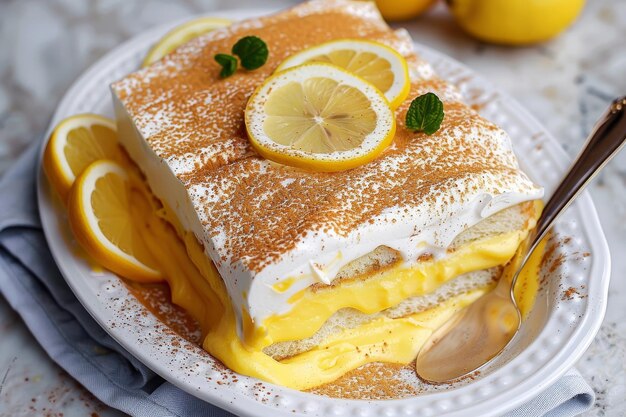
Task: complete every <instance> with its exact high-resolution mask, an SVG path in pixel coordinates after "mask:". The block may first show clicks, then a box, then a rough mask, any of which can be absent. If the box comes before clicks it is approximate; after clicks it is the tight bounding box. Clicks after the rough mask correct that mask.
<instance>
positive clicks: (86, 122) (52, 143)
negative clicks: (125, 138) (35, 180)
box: [43, 114, 123, 201]
mask: <svg viewBox="0 0 626 417" xmlns="http://www.w3.org/2000/svg"><path fill="white" fill-rule="evenodd" d="M121 158H123V155H122V151H121V149H120V147H119V145H118V142H117V133H116V126H115V122H114V121H113V120H110V119H107V118H106V117H102V116H98V115H96V114H78V115H76V116H72V117H68V118H67V119H65V120H63V121H61V122H60V123H59V124H58V125H57V126H56V128H55V129H54V131H53V132H52V135H51V136H50V140H49V141H48V144H47V145H46V150H45V152H44V156H43V166H44V170H45V171H46V174H47V176H48V178H49V179H50V182H51V183H52V186H53V187H54V188H55V189H56V190H57V192H58V193H59V194H60V195H61V198H62V199H63V201H65V200H66V198H67V193H68V192H69V189H70V187H71V186H72V183H73V182H74V180H75V179H76V177H77V176H78V175H80V173H81V172H83V170H84V169H85V168H86V167H87V166H89V165H90V164H91V163H92V162H94V161H96V160H98V159H113V160H116V161H120V160H121Z"/></svg>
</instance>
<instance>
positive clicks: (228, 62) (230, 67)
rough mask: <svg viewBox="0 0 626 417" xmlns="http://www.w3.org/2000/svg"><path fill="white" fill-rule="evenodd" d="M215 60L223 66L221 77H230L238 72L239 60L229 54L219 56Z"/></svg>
mask: <svg viewBox="0 0 626 417" xmlns="http://www.w3.org/2000/svg"><path fill="white" fill-rule="evenodd" d="M215 60H216V61H217V63H218V64H220V65H221V66H222V70H221V71H220V77H222V78H226V77H230V76H231V75H233V74H234V73H235V71H237V58H235V57H234V56H232V55H228V54H217V55H215Z"/></svg>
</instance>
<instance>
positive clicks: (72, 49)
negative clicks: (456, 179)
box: [0, 0, 626, 417]
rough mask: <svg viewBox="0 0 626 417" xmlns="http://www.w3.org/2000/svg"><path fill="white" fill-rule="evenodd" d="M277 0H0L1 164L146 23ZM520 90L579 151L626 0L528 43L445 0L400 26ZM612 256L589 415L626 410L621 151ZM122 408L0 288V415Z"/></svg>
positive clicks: (606, 223) (590, 10)
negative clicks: (69, 370) (109, 403)
mask: <svg viewBox="0 0 626 417" xmlns="http://www.w3.org/2000/svg"><path fill="white" fill-rule="evenodd" d="M289 4H290V3H289V2H285V1H281V0H272V1H265V0H264V1H263V2H259V1H254V0H185V1H179V2H171V1H166V0H147V1H138V0H91V1H73V0H1V1H0V173H2V172H3V171H4V170H5V169H6V168H7V167H8V166H9V165H10V164H11V162H12V161H13V160H14V159H15V156H16V155H18V154H19V153H20V152H21V151H22V150H23V149H24V148H25V147H26V146H28V144H29V143H31V142H32V141H33V140H35V139H36V138H37V137H38V136H39V135H40V134H41V133H42V131H43V130H44V129H45V127H46V125H47V123H48V119H49V117H50V116H51V114H52V112H53V111H54V108H55V106H56V104H57V102H58V101H59V99H60V98H61V97H62V95H63V93H64V91H65V90H66V89H67V88H68V86H69V85H70V84H71V83H72V81H73V80H74V79H75V78H76V77H77V76H78V75H79V74H80V73H81V72H82V71H83V70H84V69H85V68H87V67H88V66H89V65H90V64H91V63H92V62H94V61H95V60H96V59H98V57H100V56H101V55H102V54H104V53H105V52H107V51H108V50H109V49H111V48H112V47H114V46H115V45H117V44H119V43H120V42H122V41H123V40H124V39H127V38H129V37H131V36H133V35H135V34H137V33H139V32H141V31H143V30H144V29H146V28H149V27H151V26H154V25H158V24H159V23H163V22H166V21H169V20H172V19H176V18H181V17H185V16H189V15H192V14H198V13H207V12H209V11H211V10H217V9H227V8H233V7H259V6H263V7H278V6H282V5H289ZM401 26H404V27H407V28H408V29H409V30H410V31H411V33H412V35H413V36H414V38H415V39H416V40H417V41H419V42H421V43H424V44H426V45H429V46H432V47H435V48H437V49H439V50H441V51H443V52H444V53H446V54H449V55H450V56H452V57H455V58H457V59H459V60H461V61H463V62H464V63H466V64H467V65H468V66H470V67H472V68H473V69H475V70H476V71H478V72H479V73H481V74H482V75H484V76H486V77H487V78H489V79H490V80H491V81H492V82H493V83H495V84H496V85H498V86H499V87H501V88H503V89H504V90H506V91H508V92H509V93H510V94H511V95H512V96H513V97H515V98H517V99H518V100H519V101H520V102H521V103H522V104H523V105H524V106H525V107H526V108H528V110H530V112H531V113H532V114H534V115H535V117H537V118H538V119H539V120H540V121H541V122H542V123H543V124H544V125H545V126H546V127H547V128H548V129H549V130H550V131H551V132H552V134H553V135H554V136H555V137H556V138H557V139H558V140H559V141H560V143H561V144H562V145H563V147H564V148H565V149H566V150H567V152H568V153H569V154H570V156H571V157H572V158H573V157H574V156H575V154H576V152H577V150H578V149H579V148H580V146H581V144H582V143H583V141H584V138H585V137H586V135H587V134H588V132H589V131H590V129H591V128H592V126H593V123H594V121H595V120H596V118H597V117H598V116H599V115H600V114H601V113H602V111H603V110H604V108H605V106H606V105H607V103H608V102H609V101H610V100H611V99H612V98H613V97H614V96H617V95H620V94H626V42H625V41H624V39H626V1H624V0H590V1H588V4H587V6H586V7H585V10H584V12H583V14H582V16H581V18H580V19H579V20H578V21H577V23H576V24H575V25H574V26H573V27H572V28H570V29H569V30H568V31H567V32H565V33H564V34H563V35H562V36H560V37H559V38H557V39H555V40H553V41H551V42H548V43H546V44H543V45H539V46H534V47H528V48H505V47H497V46H491V45H485V44H483V43H480V42H477V41H475V40H473V39H471V38H469V37H467V36H466V35H465V34H463V32H461V31H460V30H459V29H458V28H457V26H455V24H454V22H453V21H452V20H451V18H450V16H449V15H448V14H447V13H446V10H445V6H444V5H443V4H440V5H438V6H437V7H435V8H434V9H433V10H431V11H430V12H429V13H428V14H426V15H425V16H423V17H421V18H419V19H417V20H415V21H412V22H407V23H404V24H402V25H401ZM591 193H592V196H593V198H594V201H595V203H596V207H597V209H598V213H599V216H600V220H601V222H602V224H603V227H604V231H605V233H606V236H607V240H608V242H609V246H610V249H611V253H612V258H613V264H612V281H611V286H610V294H609V306H608V310H607V314H606V319H605V321H604V324H603V326H602V329H601V330H600V332H599V334H598V336H597V337H596V339H595V341H594V342H593V344H592V345H591V346H590V348H589V349H588V351H587V352H586V353H585V355H584V356H583V358H582V359H581V360H580V361H579V363H578V365H577V366H578V369H579V370H580V371H581V373H582V374H583V375H584V376H585V377H586V378H587V380H588V381H589V382H590V383H591V385H592V386H593V388H594V390H595V391H596V394H597V402H596V405H595V407H594V409H593V410H591V411H589V412H588V413H586V414H585V416H586V417H592V416H593V417H596V416H597V417H599V416H615V417H617V416H624V415H626V309H625V308H624V305H626V279H625V277H626V256H624V254H625V253H626V152H623V153H622V154H621V155H618V157H617V158H616V160H615V161H613V162H612V163H611V164H610V165H609V166H607V168H606V170H605V171H604V172H603V173H602V174H601V175H600V177H599V178H598V179H597V180H596V181H595V182H594V183H593V184H592V185H591ZM5 415H6V416H30V415H45V416H66V417H67V416H85V415H91V416H119V415H121V414H120V413H119V412H117V411H115V410H111V409H108V408H107V407H106V406H104V405H103V404H102V403H100V402H99V401H98V400H97V399H95V398H94V397H93V396H91V395H90V394H89V393H88V392H86V391H85V390H84V389H82V388H81V387H80V386H79V385H78V384H77V383H76V382H75V381H74V380H73V379H72V378H71V377H69V376H68V375H67V374H65V373H64V372H63V371H62V370H61V369H60V368H58V367H57V366H56V365H55V364H54V363H53V362H52V361H50V360H49V359H48V358H47V357H46V355H45V353H44V352H43V350H42V349H41V348H40V347H39V346H38V345H37V343H36V342H35V340H34V339H33V337H32V336H31V335H30V333H29V332H28V329H27V328H26V327H25V326H24V324H23V323H22V322H21V321H20V319H19V317H18V316H17V315H16V314H15V313H14V312H13V311H12V310H11V308H10V307H9V306H8V304H7V303H6V301H5V300H4V299H3V298H2V296H0V416H5Z"/></svg>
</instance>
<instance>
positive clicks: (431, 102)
mask: <svg viewBox="0 0 626 417" xmlns="http://www.w3.org/2000/svg"><path fill="white" fill-rule="evenodd" d="M443 117H444V112H443V103H442V102H441V100H439V97H437V95H436V94H434V93H426V94H424V95H421V96H419V97H417V98H415V99H414V100H413V101H412V102H411V105H410V106H409V110H408V111H407V112H406V118H405V124H406V127H407V128H409V129H412V130H416V131H418V132H424V133H426V134H427V135H432V134H433V133H435V132H436V131H438V130H439V128H440V127H441V122H442V121H443Z"/></svg>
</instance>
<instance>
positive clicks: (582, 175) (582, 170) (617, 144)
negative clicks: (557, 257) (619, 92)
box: [523, 97, 626, 263]
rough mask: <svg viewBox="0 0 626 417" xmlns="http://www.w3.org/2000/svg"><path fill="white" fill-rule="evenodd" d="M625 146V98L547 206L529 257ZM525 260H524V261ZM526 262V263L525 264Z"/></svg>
mask: <svg viewBox="0 0 626 417" xmlns="http://www.w3.org/2000/svg"><path fill="white" fill-rule="evenodd" d="M624 143H626V97H621V98H618V99H616V100H615V101H613V103H612V104H611V106H610V107H609V108H608V110H607V111H606V112H605V113H604V115H603V116H602V118H601V119H600V120H599V121H598V123H597V124H596V126H595V127H594V129H593V131H592V132H591V134H590V135H589V138H588V139H587V141H586V143H585V146H584V147H583V149H582V151H581V152H580V153H579V154H578V156H577V157H576V160H575V161H574V163H573V164H572V166H571V168H570V169H569V171H568V172H567V174H566V175H565V177H564V178H563V180H562V181H561V183H560V184H559V186H558V187H557V189H556V190H555V191H554V194H552V196H551V197H550V199H549V200H548V202H547V203H546V205H545V207H544V209H543V212H542V214H541V216H540V217H539V220H538V221H537V227H536V228H535V229H534V232H533V233H532V235H531V237H530V239H529V242H530V243H531V244H530V250H529V251H528V252H527V253H528V254H529V255H530V254H531V253H532V252H533V250H534V249H535V246H537V244H538V243H539V242H540V241H541V239H543V238H544V237H545V235H546V233H547V232H548V230H549V229H550V227H552V225H553V224H554V222H555V221H556V220H557V219H558V218H559V216H560V215H561V214H562V213H563V212H564V211H565V209H566V208H567V207H568V206H569V205H570V204H571V202H572V201H574V199H575V198H576V197H577V196H578V194H580V192H581V191H582V190H583V188H585V186H586V185H587V184H588V183H589V181H590V180H591V179H592V178H593V177H594V176H595V174H597V173H598V172H599V171H600V170H601V169H602V168H603V167H604V165H606V163H607V162H609V161H610V160H611V159H612V158H613V157H614V156H615V155H616V154H617V152H618V151H619V150H620V148H621V147H622V146H623V145H624ZM524 261H525V260H524ZM523 263H525V262H523Z"/></svg>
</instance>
